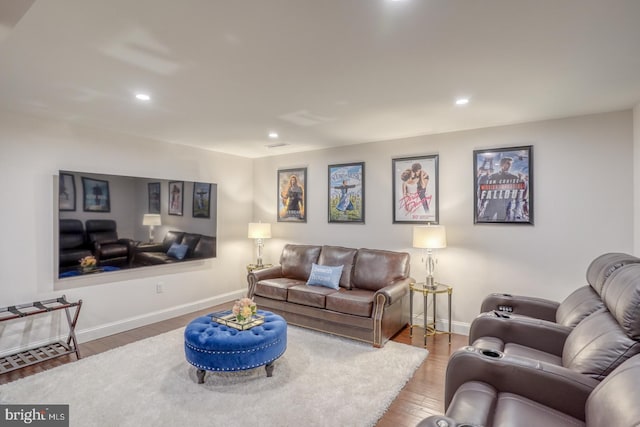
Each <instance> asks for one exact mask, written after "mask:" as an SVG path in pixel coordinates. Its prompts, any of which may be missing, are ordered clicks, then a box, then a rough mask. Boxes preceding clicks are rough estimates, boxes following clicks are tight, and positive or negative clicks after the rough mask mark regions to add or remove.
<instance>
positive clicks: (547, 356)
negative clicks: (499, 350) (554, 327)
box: [504, 343, 562, 366]
mask: <svg viewBox="0 0 640 427" xmlns="http://www.w3.org/2000/svg"><path fill="white" fill-rule="evenodd" d="M504 354H508V355H509V356H519V357H528V358H529V359H534V360H539V361H541V362H544V363H550V364H552V365H556V366H562V357H560V356H556V355H555V354H551V353H547V352H544V351H540V350H536V349H535V348H531V347H526V346H523V345H519V344H513V343H507V344H506V345H505V346H504Z"/></svg>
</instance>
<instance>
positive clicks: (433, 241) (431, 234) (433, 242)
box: [413, 225, 447, 249]
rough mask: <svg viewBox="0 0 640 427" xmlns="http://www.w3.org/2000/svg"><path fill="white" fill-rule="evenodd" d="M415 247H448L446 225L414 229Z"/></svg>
mask: <svg viewBox="0 0 640 427" xmlns="http://www.w3.org/2000/svg"><path fill="white" fill-rule="evenodd" d="M413 247H414V248H425V249H440V248H446V247H447V233H446V231H445V229H444V225H426V226H419V227H413Z"/></svg>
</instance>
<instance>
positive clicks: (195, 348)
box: [185, 338, 282, 354]
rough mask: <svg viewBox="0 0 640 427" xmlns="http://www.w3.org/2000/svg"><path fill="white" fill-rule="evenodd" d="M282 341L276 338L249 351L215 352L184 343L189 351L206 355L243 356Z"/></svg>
mask: <svg viewBox="0 0 640 427" xmlns="http://www.w3.org/2000/svg"><path fill="white" fill-rule="evenodd" d="M281 341H282V339H280V338H278V339H277V340H275V341H273V342H272V343H269V344H266V345H263V346H260V347H255V348H251V349H249V350H234V351H217V350H205V349H203V348H198V347H194V346H193V344H190V343H188V342H185V345H186V346H187V347H189V348H190V349H191V350H193V351H197V352H200V353H207V354H244V353H254V352H256V351H258V350H264V349H266V348H269V347H273V346H274V345H276V344H279V343H280V342H281Z"/></svg>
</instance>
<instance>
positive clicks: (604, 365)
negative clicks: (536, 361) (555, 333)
mask: <svg viewBox="0 0 640 427" xmlns="http://www.w3.org/2000/svg"><path fill="white" fill-rule="evenodd" d="M602 297H603V300H604V304H605V308H602V309H601V310H599V311H597V312H595V313H593V314H591V315H589V316H587V317H586V318H585V319H584V320H583V321H582V322H580V323H579V324H578V325H577V326H576V327H575V329H574V330H573V331H571V333H570V334H569V336H568V337H567V340H566V341H565V344H564V348H563V351H562V364H563V366H565V367H567V368H570V369H573V370H576V371H578V372H580V373H583V374H586V375H590V376H592V377H593V378H595V379H597V380H602V379H603V378H604V377H606V376H607V375H608V374H609V373H611V371H613V370H614V369H615V368H616V367H617V366H618V365H620V364H621V363H622V362H624V361H625V360H627V359H628V358H630V357H631V356H633V355H635V354H639V353H640V342H639V341H638V340H639V339H640V264H629V265H625V266H622V267H620V268H618V269H616V270H615V271H614V272H613V273H611V276H610V277H609V279H608V283H607V285H606V286H605V287H604V290H603V294H602Z"/></svg>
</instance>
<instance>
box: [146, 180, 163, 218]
mask: <svg viewBox="0 0 640 427" xmlns="http://www.w3.org/2000/svg"><path fill="white" fill-rule="evenodd" d="M147 188H148V191H147V194H148V198H149V213H150V214H159V213H160V183H159V182H150V183H149V184H147Z"/></svg>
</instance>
